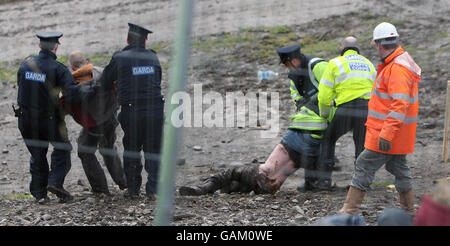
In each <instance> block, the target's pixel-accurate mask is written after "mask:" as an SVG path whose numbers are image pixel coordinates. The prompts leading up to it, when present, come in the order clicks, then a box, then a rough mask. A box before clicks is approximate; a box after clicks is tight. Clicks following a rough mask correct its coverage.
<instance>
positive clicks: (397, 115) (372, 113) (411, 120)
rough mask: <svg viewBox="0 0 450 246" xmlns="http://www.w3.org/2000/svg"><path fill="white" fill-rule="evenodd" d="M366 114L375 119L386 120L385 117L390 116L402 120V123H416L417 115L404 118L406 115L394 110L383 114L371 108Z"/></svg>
mask: <svg viewBox="0 0 450 246" xmlns="http://www.w3.org/2000/svg"><path fill="white" fill-rule="evenodd" d="M368 115H369V116H372V117H374V118H376V119H379V120H383V121H384V120H386V118H387V117H391V118H394V119H397V120H401V121H403V123H404V124H413V123H416V122H417V119H418V117H417V116H415V117H411V118H406V115H404V114H401V113H397V112H394V111H390V112H389V114H383V113H379V112H377V111H374V110H371V109H369V112H368Z"/></svg>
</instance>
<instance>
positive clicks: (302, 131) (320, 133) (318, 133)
mask: <svg viewBox="0 0 450 246" xmlns="http://www.w3.org/2000/svg"><path fill="white" fill-rule="evenodd" d="M291 130H294V131H298V132H301V133H307V134H315V135H322V134H323V133H324V131H311V130H305V129H295V128H294V129H291Z"/></svg>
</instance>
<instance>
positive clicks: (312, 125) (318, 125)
mask: <svg viewBox="0 0 450 246" xmlns="http://www.w3.org/2000/svg"><path fill="white" fill-rule="evenodd" d="M291 126H294V127H304V128H315V129H316V128H317V129H326V128H327V126H328V124H327V123H314V122H292V123H291Z"/></svg>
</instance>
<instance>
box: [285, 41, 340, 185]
mask: <svg viewBox="0 0 450 246" xmlns="http://www.w3.org/2000/svg"><path fill="white" fill-rule="evenodd" d="M300 50H301V47H300V45H298V44H295V45H291V46H286V47H282V48H280V49H278V50H277V53H278V55H279V56H280V63H283V64H284V65H285V66H286V67H287V68H288V69H289V70H290V71H289V74H288V77H289V79H290V91H291V99H292V101H293V102H294V103H295V108H296V112H297V114H296V115H293V116H291V125H290V126H289V129H290V130H288V132H287V133H286V135H285V137H284V138H283V140H284V144H285V145H287V146H289V145H292V143H293V142H295V141H292V140H291V139H290V138H288V137H287V136H289V135H292V136H294V135H295V134H298V133H297V132H308V133H310V136H311V138H312V139H313V140H315V141H320V140H321V138H322V135H323V131H324V130H326V128H327V120H326V119H323V118H321V117H320V116H319V107H318V104H317V93H318V87H319V82H318V81H320V79H321V78H322V75H323V73H324V71H325V69H326V68H327V66H328V62H326V61H325V60H324V59H321V58H317V57H311V56H307V55H304V54H302V53H301V52H300ZM331 117H332V115H331ZM282 143H283V141H282ZM294 150H295V149H294ZM318 154H319V153H316V154H315V156H314V157H317V155H318ZM310 162H311V163H309V165H307V166H306V167H305V183H304V185H301V186H299V187H298V190H299V191H307V190H315V188H316V187H315V183H316V181H317V173H316V170H317V164H316V158H314V159H312V160H310Z"/></svg>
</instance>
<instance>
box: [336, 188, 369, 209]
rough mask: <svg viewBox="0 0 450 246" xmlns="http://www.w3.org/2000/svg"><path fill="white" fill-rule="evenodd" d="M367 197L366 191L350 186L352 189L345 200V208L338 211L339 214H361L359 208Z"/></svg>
mask: <svg viewBox="0 0 450 246" xmlns="http://www.w3.org/2000/svg"><path fill="white" fill-rule="evenodd" d="M365 195H366V192H365V191H362V190H359V189H357V188H355V187H353V186H350V189H349V190H348V193H347V198H346V199H345V202H344V206H343V207H342V208H341V210H339V211H338V213H339V214H350V215H357V214H359V208H360V207H361V204H362V201H363V199H364V196H365Z"/></svg>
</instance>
